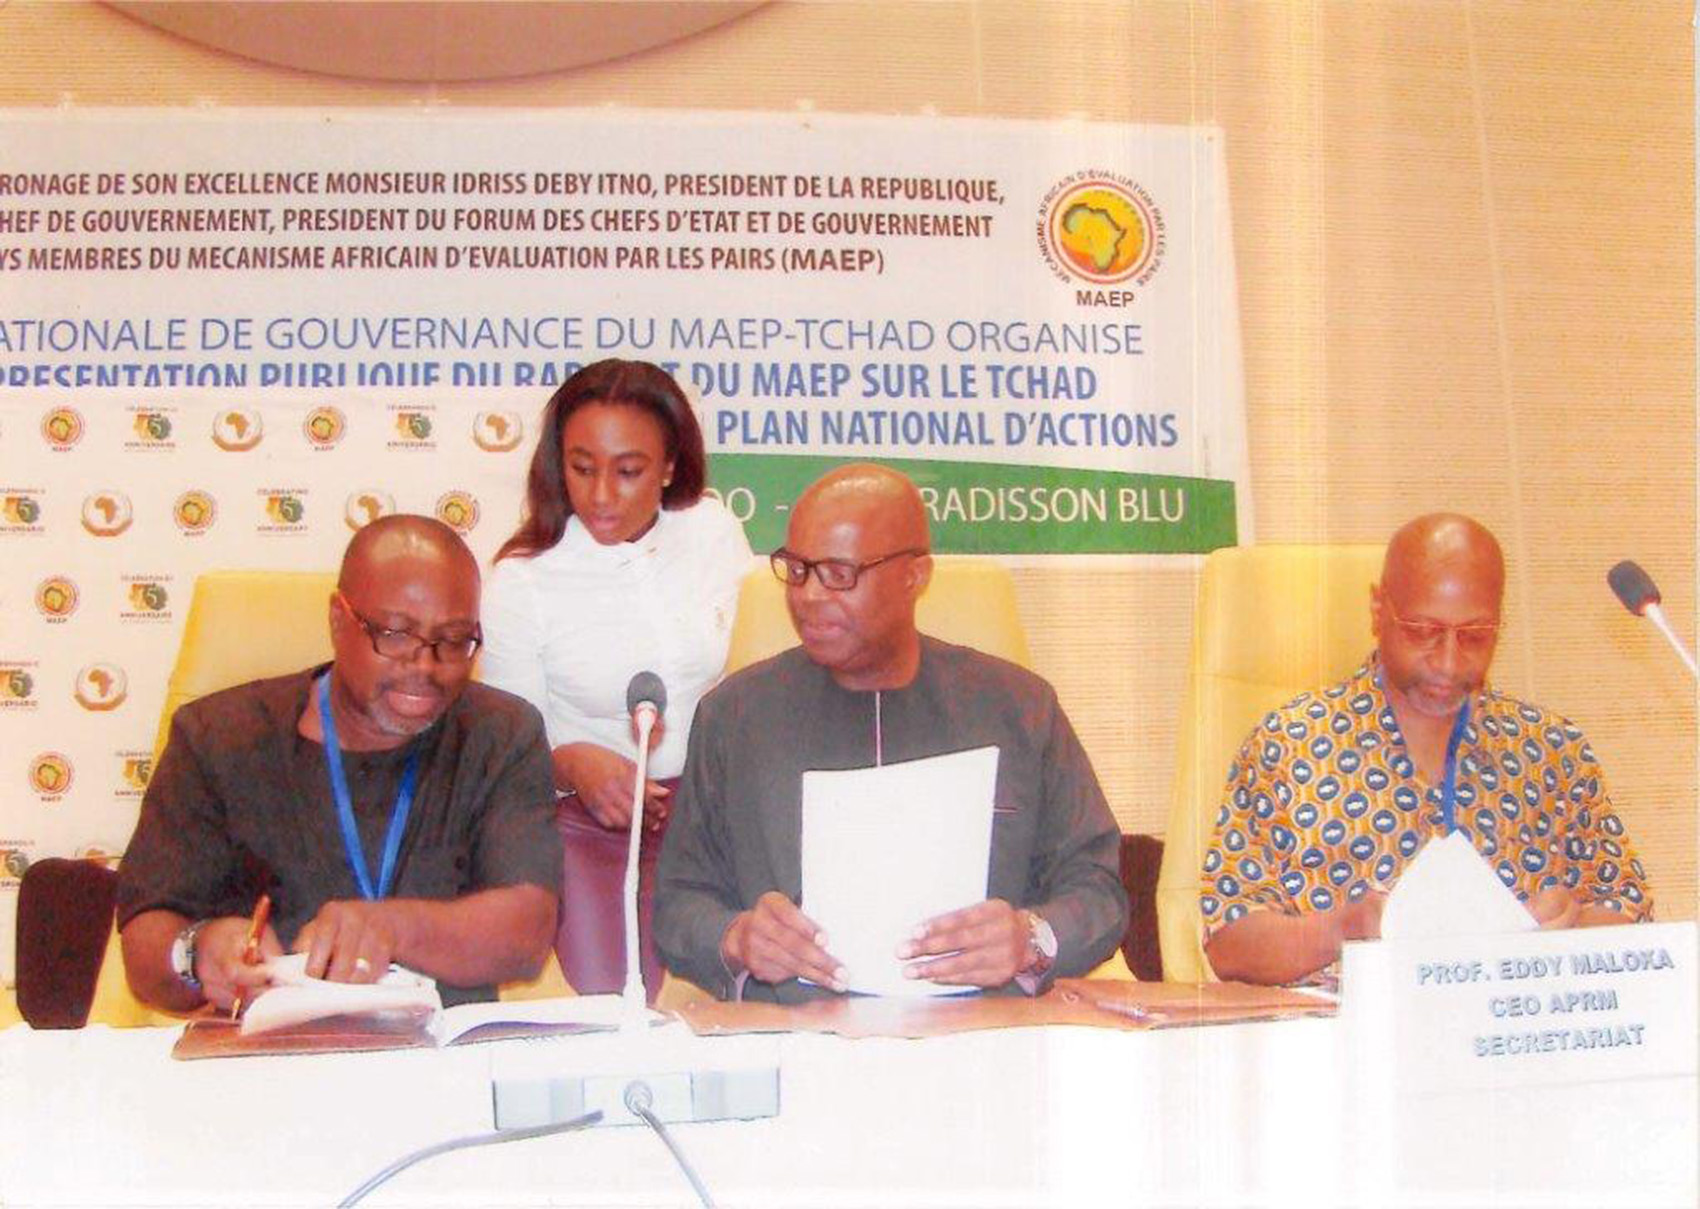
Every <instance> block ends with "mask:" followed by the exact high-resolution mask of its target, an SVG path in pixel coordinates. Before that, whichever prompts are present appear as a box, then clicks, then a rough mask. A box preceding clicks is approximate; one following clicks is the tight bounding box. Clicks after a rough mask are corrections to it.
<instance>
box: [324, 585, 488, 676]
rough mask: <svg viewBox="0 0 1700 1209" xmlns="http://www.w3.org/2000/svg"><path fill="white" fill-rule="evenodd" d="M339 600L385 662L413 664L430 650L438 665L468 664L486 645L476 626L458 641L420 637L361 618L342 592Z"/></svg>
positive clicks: (457, 639)
mask: <svg viewBox="0 0 1700 1209" xmlns="http://www.w3.org/2000/svg"><path fill="white" fill-rule="evenodd" d="M336 598H337V599H338V600H340V601H341V602H342V607H343V608H345V609H347V610H348V615H349V616H350V617H352V618H354V620H355V621H357V622H358V623H359V624H360V628H361V629H363V630H365V631H366V637H367V639H368V640H370V642H371V643H372V653H373V654H376V655H382V656H383V657H384V658H385V659H397V660H401V661H402V662H407V663H411V662H412V661H413V660H415V659H417V658H419V651H420V649H421V648H423V647H430V648H431V658H432V659H435V660H436V661H437V662H438V663H465V662H467V661H468V660H470V659H471V658H472V657H473V656H474V655H476V654H478V648H479V647H481V646H483V645H484V635H483V634H482V633H481V632H480V631H479V630H478V629H477V628H476V627H474V628H473V631H472V633H470V634H467V635H465V636H463V637H459V638H421V637H420V636H419V635H417V634H415V633H414V632H413V631H412V630H391V629H386V628H385V627H383V626H381V625H379V624H378V623H377V622H375V621H373V620H372V619H371V618H369V617H363V616H361V614H360V610H358V609H356V608H355V607H354V606H353V605H352V604H350V603H349V602H348V597H346V596H344V595H343V594H342V593H341V592H340V591H339V592H337V594H336Z"/></svg>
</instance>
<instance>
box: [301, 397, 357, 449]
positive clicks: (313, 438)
mask: <svg viewBox="0 0 1700 1209" xmlns="http://www.w3.org/2000/svg"><path fill="white" fill-rule="evenodd" d="M347 429H348V422H347V421H346V420H344V419H343V418H342V413H341V412H340V411H338V410H337V409H336V408H334V407H315V408H314V409H313V410H312V411H310V412H308V413H307V418H306V420H304V421H303V422H302V424H301V431H302V432H304V433H306V434H307V440H309V441H310V442H312V443H313V444H314V445H316V446H318V447H319V448H320V449H329V448H330V447H331V446H332V445H335V444H336V443H337V442H338V441H340V440H342V434H343V433H344V432H346V431H347Z"/></svg>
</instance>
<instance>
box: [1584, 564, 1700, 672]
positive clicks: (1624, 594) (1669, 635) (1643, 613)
mask: <svg viewBox="0 0 1700 1209" xmlns="http://www.w3.org/2000/svg"><path fill="white" fill-rule="evenodd" d="M1606 582H1607V583H1609V584H1610V585H1611V590H1612V591H1613V592H1615V593H1616V594H1617V598H1618V599H1619V600H1621V601H1622V602H1623V607H1624V608H1626V609H1628V610H1629V611H1630V612H1631V613H1633V614H1635V615H1636V616H1637V617H1645V618H1647V619H1648V620H1649V621H1651V622H1652V623H1653V624H1654V625H1656V626H1657V627H1658V628H1659V633H1661V634H1663V635H1664V636H1665V641H1666V642H1668V643H1670V644H1671V649H1672V650H1674V651H1675V652H1676V653H1677V656H1678V657H1679V658H1680V659H1681V660H1682V662H1683V663H1684V664H1685V665H1687V667H1688V673H1689V675H1691V676H1700V670H1697V669H1696V668H1695V666H1694V656H1693V655H1692V654H1690V653H1689V651H1688V648H1687V647H1685V646H1683V645H1682V641H1681V639H1679V638H1678V637H1677V636H1676V631H1675V630H1673V629H1671V628H1670V622H1668V621H1666V620H1665V612H1664V610H1663V609H1661V608H1660V607H1659V602H1660V599H1661V598H1660V596H1659V589H1658V587H1657V586H1656V585H1655V584H1654V583H1653V577H1652V576H1651V575H1648V574H1647V573H1646V572H1645V571H1643V570H1642V569H1641V564H1640V563H1637V562H1632V561H1631V560H1629V559H1627V558H1626V559H1624V560H1623V561H1622V562H1620V563H1618V564H1617V566H1615V567H1613V568H1612V569H1611V570H1610V571H1607V572H1606Z"/></svg>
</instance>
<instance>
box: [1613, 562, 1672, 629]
mask: <svg viewBox="0 0 1700 1209" xmlns="http://www.w3.org/2000/svg"><path fill="white" fill-rule="evenodd" d="M1606 582H1607V583H1609V584H1610V585H1611V590H1612V591H1613V592H1615V593H1617V598H1618V599H1619V600H1621V601H1622V602H1623V607H1624V608H1626V609H1628V610H1629V611H1630V612H1631V613H1633V614H1635V615H1636V616H1637V617H1640V616H1641V615H1642V614H1643V613H1645V612H1646V611H1647V606H1648V605H1656V604H1658V603H1659V590H1658V588H1656V587H1655V586H1653V577H1652V576H1650V575H1648V574H1647V573H1646V572H1645V571H1643V570H1642V569H1641V564H1640V563H1637V562H1632V561H1630V560H1629V559H1627V558H1626V559H1624V560H1623V561H1622V562H1620V563H1618V564H1617V566H1615V567H1613V568H1612V569H1611V570H1610V571H1607V572H1606Z"/></svg>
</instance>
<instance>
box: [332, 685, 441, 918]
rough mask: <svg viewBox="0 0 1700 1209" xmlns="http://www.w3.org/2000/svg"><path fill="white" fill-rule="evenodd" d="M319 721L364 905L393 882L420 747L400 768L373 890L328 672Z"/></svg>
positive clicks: (350, 864) (348, 853)
mask: <svg viewBox="0 0 1700 1209" xmlns="http://www.w3.org/2000/svg"><path fill="white" fill-rule="evenodd" d="M319 721H320V723H321V724H322V725H323V727H324V730H325V763H326V764H328V765H330V769H331V796H332V797H333V798H335V799H336V819H337V822H338V823H339V824H340V825H341V826H342V849H343V852H344V854H345V855H346V856H347V857H348V867H349V868H350V869H352V870H353V871H354V880H355V882H356V883H357V884H358V885H359V887H360V895H361V897H362V898H364V899H366V901H367V902H375V901H377V900H378V899H380V898H383V897H384V896H385V895H387V894H389V892H390V885H391V884H392V883H393V882H394V881H395V858H396V853H398V852H399V851H401V833H402V832H404V831H406V830H407V815H408V812H409V811H411V810H412V809H413V779H414V777H415V775H417V773H418V772H419V748H418V747H415V748H414V749H413V751H412V752H410V753H409V754H408V757H407V767H406V768H404V769H402V773H401V789H400V790H399V791H397V793H396V795H395V805H394V806H393V807H391V808H390V827H389V831H388V832H386V833H385V835H384V863H383V865H382V866H381V867H380V868H379V870H378V884H377V886H376V888H374V887H373V885H372V875H371V873H370V872H368V870H367V867H366V849H365V848H364V847H362V846H361V843H360V829H359V828H358V827H356V826H355V825H354V805H353V803H352V802H351V801H350V800H349V796H348V776H347V774H346V773H344V772H343V770H342V748H341V747H340V746H339V745H338V743H337V740H336V719H335V718H334V717H333V716H332V715H331V676H330V673H329V672H326V673H325V674H324V675H323V676H321V677H319Z"/></svg>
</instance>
